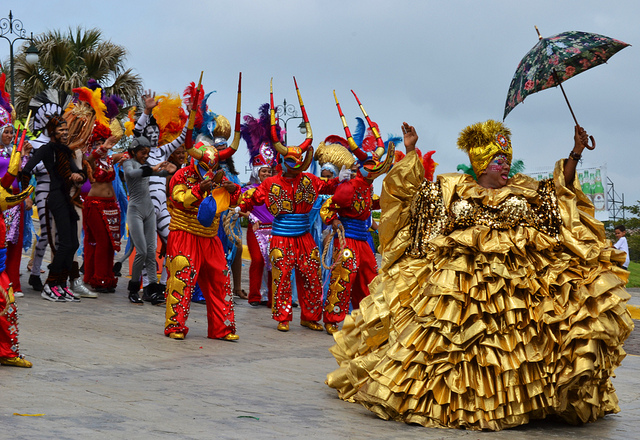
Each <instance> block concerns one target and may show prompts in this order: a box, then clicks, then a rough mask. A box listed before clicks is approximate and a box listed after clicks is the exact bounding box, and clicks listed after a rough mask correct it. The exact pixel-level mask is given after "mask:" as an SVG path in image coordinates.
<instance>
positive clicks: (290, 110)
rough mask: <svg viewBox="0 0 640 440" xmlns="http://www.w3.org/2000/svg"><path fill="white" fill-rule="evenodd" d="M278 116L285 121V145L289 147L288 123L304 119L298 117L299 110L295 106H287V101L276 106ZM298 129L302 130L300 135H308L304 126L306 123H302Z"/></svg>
mask: <svg viewBox="0 0 640 440" xmlns="http://www.w3.org/2000/svg"><path fill="white" fill-rule="evenodd" d="M276 115H277V116H278V119H280V120H282V121H284V144H285V145H289V144H288V143H287V133H288V132H287V122H289V121H290V120H292V119H303V117H302V116H298V110H297V109H296V106H295V105H293V104H287V100H286V99H285V100H284V102H283V103H282V105H277V106H276ZM298 128H299V129H300V133H302V134H306V133H307V127H306V126H305V125H304V121H302V122H301V123H300V125H298Z"/></svg>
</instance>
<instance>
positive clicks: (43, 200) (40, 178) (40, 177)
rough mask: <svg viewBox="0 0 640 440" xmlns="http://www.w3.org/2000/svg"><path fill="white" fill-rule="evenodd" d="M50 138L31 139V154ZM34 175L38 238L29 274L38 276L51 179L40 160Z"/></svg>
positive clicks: (46, 239) (44, 245) (45, 238)
mask: <svg viewBox="0 0 640 440" xmlns="http://www.w3.org/2000/svg"><path fill="white" fill-rule="evenodd" d="M50 140H51V139H50V138H49V136H47V135H45V134H44V133H42V134H40V136H38V137H37V138H36V139H34V140H32V141H31V145H33V152H32V153H31V154H33V153H34V152H35V151H36V150H37V149H38V148H40V147H41V146H43V145H44V144H46V143H47V142H49V141H50ZM34 175H35V178H36V182H37V184H36V190H35V198H36V207H37V209H38V219H39V220H40V238H39V239H38V243H37V244H36V249H35V255H34V257H33V266H32V267H31V275H34V276H37V277H38V278H40V268H41V267H42V259H43V258H44V253H45V251H46V250H47V245H48V244H49V231H48V230H47V219H46V211H45V206H46V204H47V196H48V195H49V182H50V181H51V179H50V177H49V173H47V170H46V168H45V167H44V164H43V163H42V162H40V163H39V164H38V165H37V166H36V167H35V168H34ZM49 224H51V225H53V218H51V219H50V221H49Z"/></svg>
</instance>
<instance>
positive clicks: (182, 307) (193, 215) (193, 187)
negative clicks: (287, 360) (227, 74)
mask: <svg viewBox="0 0 640 440" xmlns="http://www.w3.org/2000/svg"><path fill="white" fill-rule="evenodd" d="M241 79H242V75H240V80H241ZM240 80H239V81H238V104H237V107H236V124H235V134H234V138H233V142H232V143H231V145H229V146H228V147H227V148H224V149H222V150H220V151H218V150H217V149H216V147H214V146H212V145H211V144H209V143H208V141H199V142H197V143H196V145H193V129H194V126H195V120H196V113H197V112H198V111H200V112H201V114H200V115H199V121H200V125H201V127H200V128H202V126H203V125H207V126H209V125H210V126H211V127H214V128H213V130H212V132H211V133H210V135H211V138H209V139H213V140H214V142H218V143H222V139H224V143H226V140H227V139H229V136H230V134H231V126H230V124H229V121H228V120H227V119H226V118H225V117H224V116H222V115H215V114H214V113H213V112H210V111H208V109H207V107H206V99H205V100H202V103H201V104H200V105H198V102H199V101H200V100H201V99H202V97H201V94H202V93H203V92H202V90H201V87H200V85H199V84H198V87H197V88H196V87H195V84H193V83H192V87H190V88H188V89H187V90H188V92H187V93H189V94H190V95H191V96H190V100H191V102H192V103H193V110H192V111H191V114H190V115H189V122H188V126H187V133H186V139H185V147H186V150H187V153H188V154H189V155H190V156H191V157H192V158H193V159H194V160H193V161H192V164H191V165H189V166H187V167H185V168H182V169H180V170H178V171H177V172H176V173H175V174H174V175H173V178H172V179H171V182H169V191H168V194H167V196H168V197H167V209H168V210H169V213H170V214H171V222H170V223H169V238H168V239H167V256H166V259H165V261H166V263H165V264H166V268H167V288H166V293H167V309H166V321H165V326H164V334H165V335H167V336H169V337H170V338H173V339H184V337H185V336H186V334H187V333H188V332H189V328H188V327H187V326H186V321H187V318H188V317H189V308H190V306H191V297H192V295H193V290H194V288H195V286H196V282H198V285H199V286H200V289H201V290H202V294H203V295H204V297H205V302H206V306H207V321H208V325H209V328H208V331H207V336H208V337H209V338H212V339H224V340H227V341H236V340H238V335H237V334H236V321H235V314H234V310H233V295H232V294H231V282H230V278H229V267H228V266H227V260H226V257H225V253H224V249H223V248H222V243H221V242H220V238H218V226H219V222H220V213H221V212H224V211H226V210H227V209H228V208H229V205H230V204H232V205H235V204H236V203H237V201H238V198H239V197H240V186H238V185H235V184H234V185H235V191H234V192H233V194H231V195H230V194H229V192H228V191H227V190H226V189H224V188H222V187H221V186H220V182H221V181H223V180H227V179H226V178H225V177H223V176H224V172H223V171H221V170H218V166H219V164H220V162H222V161H224V160H227V159H229V158H230V157H231V156H232V155H233V154H234V153H235V152H236V151H237V149H238V146H239V144H240ZM203 119H205V120H209V122H208V123H203ZM200 128H199V130H200ZM199 139H200V138H199ZM216 170H217V173H216ZM205 180H211V181H212V182H213V184H212V186H211V190H210V191H208V190H206V189H203V188H202V185H204V184H205ZM208 183H209V182H207V184H208ZM209 195H211V196H212V197H213V199H214V200H215V202H214V203H213V206H214V208H213V209H210V210H209V212H210V214H211V215H210V216H208V217H207V218H204V217H203V218H200V217H199V214H200V211H201V210H202V211H206V209H202V206H201V205H202V202H203V200H205V198H207V196H209ZM207 202H211V200H210V199H207ZM207 206H208V207H209V208H210V207H211V204H207Z"/></svg>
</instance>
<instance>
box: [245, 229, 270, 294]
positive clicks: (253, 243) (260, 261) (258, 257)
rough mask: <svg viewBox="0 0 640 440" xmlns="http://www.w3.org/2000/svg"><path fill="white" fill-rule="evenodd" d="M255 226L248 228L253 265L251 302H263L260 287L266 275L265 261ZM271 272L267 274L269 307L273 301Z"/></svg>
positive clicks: (250, 289)
mask: <svg viewBox="0 0 640 440" xmlns="http://www.w3.org/2000/svg"><path fill="white" fill-rule="evenodd" d="M252 226H253V225H252V224H249V227H248V228H247V247H248V248H249V255H251V265H249V302H250V303H251V302H259V301H261V300H262V295H261V294H260V287H261V286H262V274H263V273H264V267H265V261H264V257H263V256H262V252H261V250H260V245H259V244H258V239H257V238H256V233H255V231H254V230H253V227H252ZM271 283H272V280H271V271H269V273H268V274H267V285H268V286H269V287H268V288H269V306H271V304H272V301H273V289H272V287H271Z"/></svg>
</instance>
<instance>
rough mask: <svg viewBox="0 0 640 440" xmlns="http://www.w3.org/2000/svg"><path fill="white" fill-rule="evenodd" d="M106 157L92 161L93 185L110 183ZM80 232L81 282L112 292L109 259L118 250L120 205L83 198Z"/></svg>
mask: <svg viewBox="0 0 640 440" xmlns="http://www.w3.org/2000/svg"><path fill="white" fill-rule="evenodd" d="M115 177H116V173H115V171H114V169H113V162H112V159H111V158H110V157H108V156H107V157H105V158H103V159H98V160H96V161H95V168H94V171H93V178H94V181H95V182H107V183H108V182H113V180H114V179H115ZM82 226H83V229H84V282H85V283H87V284H89V285H90V286H91V287H92V288H93V289H113V288H115V287H116V286H117V285H118V279H117V278H116V277H115V276H114V275H113V269H112V268H113V257H114V254H115V252H118V251H119V250H120V206H119V205H118V202H117V201H116V198H115V196H114V197H86V199H85V201H84V205H83V208H82Z"/></svg>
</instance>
